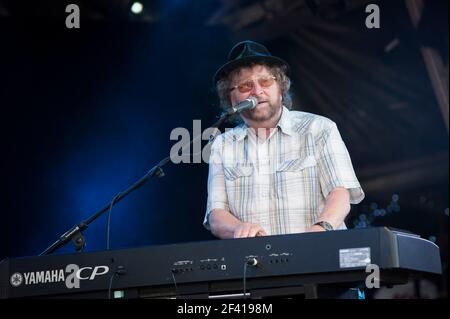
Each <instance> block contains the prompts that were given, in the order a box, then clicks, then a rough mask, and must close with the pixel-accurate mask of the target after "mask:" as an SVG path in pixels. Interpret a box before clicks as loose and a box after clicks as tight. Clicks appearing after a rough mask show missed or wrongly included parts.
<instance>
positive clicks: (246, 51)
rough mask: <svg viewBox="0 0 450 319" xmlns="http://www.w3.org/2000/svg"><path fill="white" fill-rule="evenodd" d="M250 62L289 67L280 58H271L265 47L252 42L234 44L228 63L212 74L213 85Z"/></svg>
mask: <svg viewBox="0 0 450 319" xmlns="http://www.w3.org/2000/svg"><path fill="white" fill-rule="evenodd" d="M251 62H261V63H264V64H267V65H278V66H285V67H286V68H287V69H289V65H288V64H287V63H286V62H285V61H283V60H282V59H280V58H277V57H275V56H272V55H271V54H270V52H269V50H267V48H266V47H265V46H263V45H262V44H259V43H256V42H254V41H249V40H246V41H242V42H239V43H238V44H236V45H235V46H234V47H233V48H232V49H231V51H230V53H229V54H228V61H227V63H225V64H224V65H222V66H221V67H220V68H219V70H217V72H216V74H214V78H213V81H214V84H216V83H217V81H219V80H220V79H221V78H222V77H224V76H226V75H227V74H228V73H230V72H231V71H232V70H234V69H236V68H238V67H240V66H245V65H248V64H249V63H251Z"/></svg>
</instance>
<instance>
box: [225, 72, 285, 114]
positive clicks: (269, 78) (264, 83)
mask: <svg viewBox="0 0 450 319" xmlns="http://www.w3.org/2000/svg"><path fill="white" fill-rule="evenodd" d="M268 84H270V85H268ZM239 85H240V86H241V90H242V89H243V88H246V89H247V90H248V89H250V88H251V90H250V91H248V92H241V91H240V90H239V88H235V89H233V90H232V91H231V92H230V99H231V104H232V105H233V106H234V105H236V104H237V103H239V102H241V101H243V100H245V99H246V98H248V97H250V96H254V97H256V98H257V100H258V105H257V106H256V107H255V108H254V109H252V110H246V111H244V112H242V113H241V115H242V117H243V118H244V119H246V120H251V121H253V122H264V121H268V120H271V119H273V118H275V117H276V116H277V114H279V110H280V109H281V106H282V104H281V90H280V87H279V85H278V82H277V81H276V80H274V79H273V75H272V74H271V73H270V71H269V68H267V67H266V66H264V65H255V66H253V67H246V68H241V69H240V71H239V73H237V74H236V75H234V76H233V77H232V79H231V86H232V87H234V86H239Z"/></svg>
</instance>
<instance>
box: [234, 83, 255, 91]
mask: <svg viewBox="0 0 450 319" xmlns="http://www.w3.org/2000/svg"><path fill="white" fill-rule="evenodd" d="M238 90H239V92H241V93H247V92H250V91H251V90H253V81H247V82H244V83H241V84H239V85H238Z"/></svg>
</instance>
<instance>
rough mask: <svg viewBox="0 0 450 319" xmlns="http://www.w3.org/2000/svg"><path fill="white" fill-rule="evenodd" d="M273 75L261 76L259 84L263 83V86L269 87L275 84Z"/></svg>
mask: <svg viewBox="0 0 450 319" xmlns="http://www.w3.org/2000/svg"><path fill="white" fill-rule="evenodd" d="M273 81H274V80H273V77H266V78H260V79H258V83H259V85H261V86H262V87H265V88H267V87H269V86H271V85H272V84H273Z"/></svg>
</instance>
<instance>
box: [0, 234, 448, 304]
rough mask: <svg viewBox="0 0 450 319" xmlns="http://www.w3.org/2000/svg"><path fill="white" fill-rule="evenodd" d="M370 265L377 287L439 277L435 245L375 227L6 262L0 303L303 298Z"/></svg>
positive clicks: (359, 279)
mask: <svg viewBox="0 0 450 319" xmlns="http://www.w3.org/2000/svg"><path fill="white" fill-rule="evenodd" d="M370 265H376V267H378V269H379V283H380V284H381V285H382V286H383V285H389V286H391V285H397V284H404V283H406V282H407V281H408V280H409V279H410V277H411V276H416V275H438V274H441V272H442V269H441V260H440V254H439V248H438V246H436V245H435V244H434V243H432V242H430V241H428V240H425V239H422V238H420V237H419V236H417V235H414V234H410V233H403V232H397V231H393V230H389V229H387V228H382V227H379V228H366V229H353V230H339V231H330V232H315V233H302V234H290V235H277V236H264V237H255V238H241V239H225V240H211V241H202V242H190V243H180V244H169V245H157V246H146V247H138V248H131V249H120V250H108V251H96V252H81V253H69V254H59V255H50V256H37V257H21V258H9V259H4V260H3V261H2V262H1V263H0V298H23V297H33V298H109V297H111V298H189V297H200V298H220V297H226V296H244V297H245V296H247V297H251V298H258V297H265V296H284V295H289V294H295V293H299V294H301V293H304V294H305V295H308V294H311V291H313V292H314V287H320V286H321V285H337V286H345V287H355V286H357V285H360V286H361V285H362V286H364V283H365V280H366V278H367V276H368V275H370V274H371V272H370V271H367V270H368V269H369V268H368V266H370ZM370 269H372V268H370ZM244 286H245V287H244ZM311 288H313V289H311ZM244 290H245V291H244ZM310 296H312V297H314V294H313V293H312V294H311V295H310Z"/></svg>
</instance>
